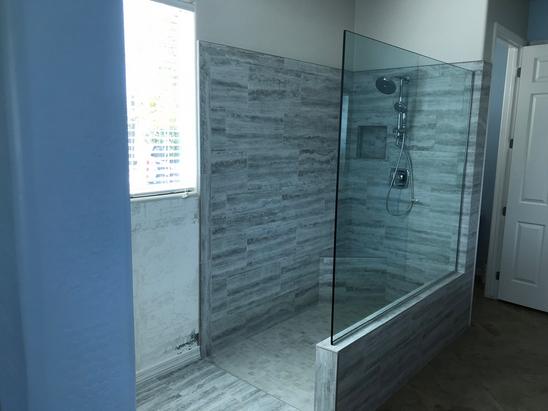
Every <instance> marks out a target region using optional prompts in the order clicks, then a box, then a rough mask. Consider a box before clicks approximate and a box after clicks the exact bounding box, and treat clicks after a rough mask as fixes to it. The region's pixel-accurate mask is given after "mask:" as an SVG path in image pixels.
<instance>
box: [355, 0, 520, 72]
mask: <svg viewBox="0 0 548 411" xmlns="http://www.w3.org/2000/svg"><path fill="white" fill-rule="evenodd" d="M510 1H514V0H510ZM487 2H488V0H459V1H454V0H383V1H378V0H356V13H355V30H356V32H358V33H360V34H363V35H366V36H370V37H373V38H375V39H378V40H381V41H384V42H387V43H390V44H394V45H396V46H399V47H403V48H405V49H409V50H411V51H414V52H417V53H420V54H424V55H427V56H429V57H433V58H436V59H439V60H442V61H446V62H461V61H473V60H481V59H482V58H483V55H484V54H483V48H484V38H485V28H486V19H487Z"/></svg>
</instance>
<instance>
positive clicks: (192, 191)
mask: <svg viewBox="0 0 548 411" xmlns="http://www.w3.org/2000/svg"><path fill="white" fill-rule="evenodd" d="M149 1H152V2H155V3H160V4H164V5H166V6H171V7H176V8H179V9H182V10H186V11H190V12H192V13H193V15H194V49H195V51H194V71H195V77H194V78H195V80H196V81H195V91H194V99H195V107H196V109H195V116H196V122H195V124H196V130H195V133H194V140H195V147H196V149H195V153H194V155H195V156H196V163H195V176H196V179H195V186H194V187H182V188H178V189H172V190H158V191H147V192H145V193H137V194H132V193H131V190H129V199H130V201H132V202H133V201H143V200H147V199H148V200H153V199H162V198H165V197H168V198H169V197H182V198H187V197H191V196H199V194H200V114H199V110H200V104H199V103H200V98H199V89H200V86H199V78H198V47H197V38H196V6H195V2H194V1H195V0H149ZM128 131H129V130H128ZM127 138H128V139H129V135H127ZM128 149H129V146H128ZM128 154H129V150H128ZM128 171H129V170H128ZM128 177H129V174H128ZM128 188H129V187H128Z"/></svg>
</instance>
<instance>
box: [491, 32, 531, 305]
mask: <svg viewBox="0 0 548 411" xmlns="http://www.w3.org/2000/svg"><path fill="white" fill-rule="evenodd" d="M497 39H499V40H502V41H503V42H505V43H506V44H507V45H508V60H507V62H506V78H505V82H504V97H503V103H502V115H501V127H500V134H499V145H498V153H497V166H496V171H495V190H494V193H493V210H492V213H491V229H490V233H489V251H488V257H487V272H486V273H485V296H486V297H489V298H498V290H499V282H498V280H497V272H499V271H500V264H501V262H500V257H501V253H502V238H503V235H504V223H505V218H504V216H503V215H502V209H503V207H504V204H505V203H506V199H507V191H508V173H509V169H510V161H511V156H510V154H511V151H510V138H511V135H512V134H513V128H514V121H513V120H514V113H515V104H514V101H515V98H516V95H517V88H518V77H517V70H518V68H519V66H520V63H521V53H520V50H521V48H522V47H524V46H526V45H527V42H526V41H525V39H523V38H521V37H520V36H518V35H517V34H515V33H514V32H512V31H511V30H509V29H507V28H506V27H504V26H502V25H501V24H499V23H495V25H494V27H493V44H492V46H491V61H494V55H495V44H496V41H497ZM487 132H489V130H487Z"/></svg>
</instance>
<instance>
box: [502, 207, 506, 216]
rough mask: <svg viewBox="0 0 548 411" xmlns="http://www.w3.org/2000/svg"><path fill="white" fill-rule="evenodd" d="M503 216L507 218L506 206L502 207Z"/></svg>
mask: <svg viewBox="0 0 548 411" xmlns="http://www.w3.org/2000/svg"><path fill="white" fill-rule="evenodd" d="M502 215H503V216H504V217H506V206H504V207H502Z"/></svg>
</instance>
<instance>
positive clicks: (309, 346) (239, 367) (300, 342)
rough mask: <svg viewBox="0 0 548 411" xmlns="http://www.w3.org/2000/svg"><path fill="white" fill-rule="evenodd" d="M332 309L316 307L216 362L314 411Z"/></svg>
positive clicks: (224, 352)
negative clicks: (320, 349) (319, 355)
mask: <svg viewBox="0 0 548 411" xmlns="http://www.w3.org/2000/svg"><path fill="white" fill-rule="evenodd" d="M330 321H331V305H330V304H321V303H320V304H316V305H314V306H311V307H309V308H307V309H305V310H304V311H302V312H301V313H300V314H297V315H296V316H294V317H291V318H289V319H287V320H285V321H282V322H280V323H278V324H275V325H273V326H272V327H270V328H268V329H267V330H265V331H262V332H259V333H257V334H254V335H250V336H248V337H247V338H242V339H241V340H240V341H237V342H236V343H233V344H230V345H227V346H226V347H223V348H222V349H221V350H217V351H216V352H215V353H214V355H213V356H212V360H213V362H214V363H215V364H216V365H218V366H219V367H220V368H222V369H224V370H225V371H227V372H229V373H230V374H232V375H234V376H236V377H238V378H240V379H242V380H244V381H246V382H248V383H250V384H252V385H254V386H256V387H257V388H259V389H261V390H263V391H265V392H267V393H269V394H271V395H273V396H274V397H276V398H279V399H280V400H282V401H284V402H285V403H287V404H289V405H291V406H293V407H295V408H297V409H298V410H301V411H308V410H312V409H314V363H315V359H316V344H317V343H319V342H320V341H322V340H324V339H325V338H327V337H328V336H329V333H330V327H331V324H330Z"/></svg>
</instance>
